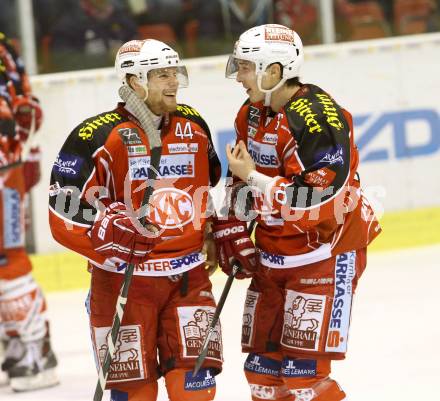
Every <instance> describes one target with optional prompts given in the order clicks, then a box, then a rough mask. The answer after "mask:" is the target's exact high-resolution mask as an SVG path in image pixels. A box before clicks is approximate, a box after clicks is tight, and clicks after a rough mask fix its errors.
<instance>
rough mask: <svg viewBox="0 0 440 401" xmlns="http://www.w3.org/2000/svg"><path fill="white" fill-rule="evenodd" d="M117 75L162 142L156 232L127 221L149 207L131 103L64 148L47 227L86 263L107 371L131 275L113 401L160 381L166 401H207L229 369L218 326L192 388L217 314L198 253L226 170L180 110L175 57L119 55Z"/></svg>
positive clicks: (143, 49) (140, 394)
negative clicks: (212, 193)
mask: <svg viewBox="0 0 440 401" xmlns="http://www.w3.org/2000/svg"><path fill="white" fill-rule="evenodd" d="M116 69H117V72H118V74H119V77H120V78H121V81H122V82H123V84H124V85H129V86H130V87H131V89H132V90H133V91H134V92H135V93H136V96H138V97H139V98H140V99H143V100H144V101H145V104H146V106H147V107H148V109H149V113H150V115H151V120H152V123H153V124H154V126H155V127H156V128H158V129H159V130H160V131H161V138H162V156H161V160H160V164H159V168H158V179H157V180H155V181H156V182H155V183H154V193H153V195H152V197H151V198H150V202H149V203H150V205H149V212H148V215H147V222H148V223H149V227H150V232H148V231H147V232H142V230H141V231H138V229H137V228H138V225H139V224H138V223H137V221H135V219H134V218H133V217H132V216H131V215H130V213H131V212H133V211H135V210H138V209H139V207H140V206H141V203H142V199H143V193H144V190H145V184H146V183H147V178H148V169H149V167H150V157H151V151H150V145H149V142H148V139H147V136H146V133H145V131H144V130H143V128H142V124H141V123H140V122H139V116H137V114H136V111H135V110H133V109H131V108H130V106H129V105H128V104H125V103H120V104H118V106H117V107H116V108H115V109H113V110H110V111H108V112H104V113H101V114H99V115H97V116H95V117H92V118H89V119H87V120H85V121H84V122H82V123H81V124H80V125H78V127H77V128H75V129H74V130H73V132H72V133H71V134H70V135H69V137H68V138H67V140H66V142H65V144H64V145H63V147H62V149H61V151H60V153H59V155H58V157H57V160H56V161H55V164H54V166H53V170H52V179H51V187H50V194H49V203H50V208H49V209H50V227H51V230H52V233H53V236H54V237H55V239H56V240H57V241H59V242H60V243H61V244H63V245H65V246H66V247H68V248H70V249H72V250H74V251H75V252H78V253H80V254H82V255H83V256H85V257H86V258H87V259H88V260H89V263H90V267H91V271H92V284H91V299H90V323H91V330H92V338H93V342H94V348H95V353H96V359H97V361H99V362H100V363H102V358H103V356H104V354H105V352H106V350H107V343H106V336H107V333H108V332H109V329H110V326H111V325H112V319H113V315H114V312H115V307H116V299H117V296H118V294H119V289H120V287H121V283H122V281H123V278H124V269H125V267H126V265H127V263H134V264H135V265H136V267H135V271H134V276H133V279H132V283H131V286H130V290H129V293H128V301H127V305H126V307H125V315H124V318H123V320H122V325H121V329H120V331H119V337H118V339H117V341H116V346H115V357H114V359H113V362H112V365H111V367H110V372H109V376H108V380H107V387H108V388H110V389H111V399H112V400H113V401H122V400H128V401H154V400H156V398H157V379H158V377H160V376H161V375H164V376H165V381H166V386H167V390H168V395H169V398H170V400H172V401H184V400H199V401H209V400H212V399H214V395H215V375H216V374H217V373H218V372H219V371H220V370H221V366H222V340H221V333H220V326H219V325H217V326H216V328H215V335H214V336H213V337H212V341H211V342H210V344H209V355H208V358H207V359H206V363H205V364H204V366H203V369H202V370H201V371H200V372H199V374H198V375H197V376H196V377H193V376H192V369H193V367H194V363H195V360H196V358H197V356H198V352H199V349H200V346H201V344H202V342H203V338H204V337H205V335H206V332H207V329H208V325H209V322H210V319H211V318H212V315H213V313H214V310H215V301H214V298H213V295H212V293H211V283H210V281H209V277H208V271H207V270H206V269H205V258H204V255H203V254H202V252H201V251H202V248H203V245H204V241H205V228H206V225H207V219H206V216H205V214H206V209H207V204H208V192H207V190H208V189H209V188H210V186H213V185H215V184H216V183H217V182H218V180H219V178H220V163H219V160H218V157H217V155H216V152H215V150H214V147H213V144H212V141H211V136H210V131H209V128H208V126H207V125H206V123H205V121H204V120H203V118H202V117H201V116H200V114H199V113H198V112H197V111H196V110H195V109H194V108H192V107H190V106H187V105H184V104H177V103H176V95H177V91H178V88H179V86H180V87H182V86H186V85H187V80H188V77H187V74H186V68H185V67H184V66H183V65H182V64H181V62H180V60H179V56H178V54H177V53H176V52H175V51H174V50H172V49H171V48H170V47H169V46H167V45H166V44H164V43H162V42H159V41H155V40H144V41H130V42H127V43H126V44H125V45H123V46H122V47H121V48H120V50H119V52H118V54H117V57H116ZM149 184H151V183H149ZM144 231H145V230H144ZM158 231H159V232H160V235H158V234H157V232H158Z"/></svg>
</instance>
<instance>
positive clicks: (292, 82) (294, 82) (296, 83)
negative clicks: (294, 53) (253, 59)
mask: <svg viewBox="0 0 440 401" xmlns="http://www.w3.org/2000/svg"><path fill="white" fill-rule="evenodd" d="M274 64H278V65H279V66H280V69H281V76H283V65H282V64H281V63H279V62H276V63H272V64H270V65H269V67H270V66H271V65H274ZM285 84H286V86H301V82H300V80H299V77H294V78H289V79H288V80H287V81H286V82H285Z"/></svg>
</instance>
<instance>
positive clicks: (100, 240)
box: [90, 201, 162, 265]
mask: <svg viewBox="0 0 440 401" xmlns="http://www.w3.org/2000/svg"><path fill="white" fill-rule="evenodd" d="M103 203H104V204H105V205H107V204H109V203H110V202H109V201H103ZM126 212H127V208H126V206H125V205H124V204H123V203H121V202H113V203H111V204H109V205H108V206H107V208H106V210H105V213H104V217H103V218H101V219H99V220H97V221H96V222H95V223H94V224H93V226H92V229H91V231H90V238H91V240H92V244H93V248H94V249H95V251H96V252H98V253H99V254H101V255H103V256H105V257H114V258H118V259H121V260H123V261H124V262H126V263H134V264H136V265H137V264H140V263H142V262H144V261H145V260H146V259H147V257H148V254H149V253H150V252H151V250H152V249H153V248H154V246H155V245H156V244H158V243H159V242H161V241H162V240H161V238H160V235H158V232H159V227H158V226H156V225H154V224H152V223H149V224H147V225H146V228H147V230H148V235H145V236H144V235H142V234H141V233H139V232H138V231H137V229H136V226H135V223H134V222H133V220H132V218H131V217H129V216H127V213H126Z"/></svg>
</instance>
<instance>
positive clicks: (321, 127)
mask: <svg viewBox="0 0 440 401" xmlns="http://www.w3.org/2000/svg"><path fill="white" fill-rule="evenodd" d="M235 124H236V131H237V142H238V141H239V140H243V141H244V142H245V144H246V145H247V149H248V151H249V153H250V155H251V156H252V158H253V160H254V162H255V164H256V169H257V171H258V172H260V173H262V174H265V175H266V176H269V177H274V179H273V180H271V181H270V184H267V185H266V186H265V188H264V191H263V188H260V191H258V192H259V194H260V197H259V202H258V203H259V206H258V209H259V213H260V214H259V216H258V218H257V221H258V226H257V231H256V245H257V247H259V248H260V249H261V250H262V252H261V255H262V256H261V262H262V264H263V265H266V266H268V267H272V268H277V267H283V266H286V267H287V266H288V267H292V266H296V265H303V264H308V263H313V262H316V261H319V260H324V259H326V258H329V257H330V256H331V255H337V254H340V253H342V252H346V251H351V250H356V249H360V248H363V247H365V246H366V245H368V244H369V243H370V242H371V241H372V239H373V238H374V237H376V236H377V235H378V233H379V232H380V227H379V225H378V222H377V220H376V218H375V216H374V213H373V211H372V209H371V207H370V206H369V204H368V201H367V200H366V199H365V197H364V196H363V195H362V191H361V189H360V185H359V180H358V179H357V174H356V169H357V167H358V161H359V157H358V151H357V148H356V145H355V143H354V138H353V124H352V117H351V115H350V113H349V112H347V111H346V110H344V109H343V108H341V107H340V106H339V105H338V104H337V103H336V102H335V101H334V100H333V98H332V97H331V96H330V95H329V94H327V93H326V92H324V91H323V90H322V89H321V88H319V87H317V86H315V85H310V84H306V85H303V86H301V88H300V89H299V91H298V92H297V93H296V94H295V95H294V97H292V98H291V99H290V100H289V101H288V103H287V104H286V105H285V106H284V107H283V108H282V109H281V110H280V111H279V112H278V113H273V112H272V111H271V109H270V108H267V107H264V106H263V104H262V103H256V104H250V103H249V102H246V103H245V104H244V105H243V106H242V107H241V109H240V111H239V112H238V115H237V118H236V122H235ZM263 192H264V193H263Z"/></svg>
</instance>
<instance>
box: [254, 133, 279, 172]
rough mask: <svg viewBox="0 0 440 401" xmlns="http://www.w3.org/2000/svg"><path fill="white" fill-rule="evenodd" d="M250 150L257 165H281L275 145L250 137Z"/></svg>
mask: <svg viewBox="0 0 440 401" xmlns="http://www.w3.org/2000/svg"><path fill="white" fill-rule="evenodd" d="M248 151H249V154H250V155H251V156H252V159H254V162H255V164H256V165H257V166H260V167H279V165H280V162H279V160H278V156H277V150H276V148H275V146H273V145H269V144H265V143H259V142H256V141H254V140H253V139H250V138H248Z"/></svg>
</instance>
